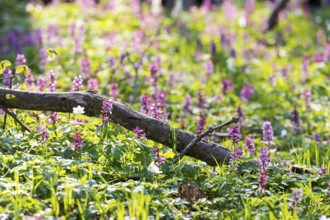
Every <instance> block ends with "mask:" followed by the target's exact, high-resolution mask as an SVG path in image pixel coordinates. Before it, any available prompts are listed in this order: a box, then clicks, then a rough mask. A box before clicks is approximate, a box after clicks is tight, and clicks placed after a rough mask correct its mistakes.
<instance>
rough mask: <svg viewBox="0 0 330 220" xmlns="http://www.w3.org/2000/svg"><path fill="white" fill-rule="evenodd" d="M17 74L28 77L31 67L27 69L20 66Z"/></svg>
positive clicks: (25, 66)
mask: <svg viewBox="0 0 330 220" xmlns="http://www.w3.org/2000/svg"><path fill="white" fill-rule="evenodd" d="M16 73H23V74H24V75H25V76H26V77H28V75H29V67H27V65H20V66H18V67H17V68H16Z"/></svg>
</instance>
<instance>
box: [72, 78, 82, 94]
mask: <svg viewBox="0 0 330 220" xmlns="http://www.w3.org/2000/svg"><path fill="white" fill-rule="evenodd" d="M82 85H83V79H82V77H81V76H80V75H79V76H75V77H74V79H73V87H72V91H79V89H81V87H82Z"/></svg>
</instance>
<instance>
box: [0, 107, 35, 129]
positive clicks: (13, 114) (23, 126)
mask: <svg viewBox="0 0 330 220" xmlns="http://www.w3.org/2000/svg"><path fill="white" fill-rule="evenodd" d="M0 108H1V109H2V110H4V111H5V112H6V113H7V114H8V115H10V116H11V117H13V119H14V120H15V121H16V122H17V123H18V124H20V125H21V127H22V130H23V132H24V131H28V132H31V131H30V129H28V128H27V127H26V126H25V125H24V124H23V123H22V122H21V121H20V120H19V119H18V118H17V116H16V115H15V113H13V112H10V111H9V110H8V109H7V108H5V107H4V106H2V105H1V104H0Z"/></svg>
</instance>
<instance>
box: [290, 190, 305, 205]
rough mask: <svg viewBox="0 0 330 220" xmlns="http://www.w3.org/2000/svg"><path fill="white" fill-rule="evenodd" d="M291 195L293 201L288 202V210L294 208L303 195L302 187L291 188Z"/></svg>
mask: <svg viewBox="0 0 330 220" xmlns="http://www.w3.org/2000/svg"><path fill="white" fill-rule="evenodd" d="M292 197H293V201H292V202H290V203H289V208H290V210H294V208H295V207H297V206H298V205H299V204H300V202H301V200H302V197H303V191H302V189H296V190H292Z"/></svg>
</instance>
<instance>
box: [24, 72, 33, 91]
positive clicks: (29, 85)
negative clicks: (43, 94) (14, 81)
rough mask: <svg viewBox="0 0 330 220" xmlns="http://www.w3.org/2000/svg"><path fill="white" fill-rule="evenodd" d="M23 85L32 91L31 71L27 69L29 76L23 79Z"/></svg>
mask: <svg viewBox="0 0 330 220" xmlns="http://www.w3.org/2000/svg"><path fill="white" fill-rule="evenodd" d="M24 83H25V85H26V87H27V88H28V89H30V90H33V87H34V76H33V73H32V70H31V69H29V75H28V76H27V77H26V78H25V79H24Z"/></svg>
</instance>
